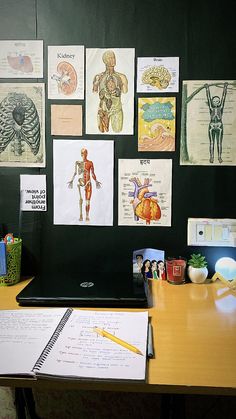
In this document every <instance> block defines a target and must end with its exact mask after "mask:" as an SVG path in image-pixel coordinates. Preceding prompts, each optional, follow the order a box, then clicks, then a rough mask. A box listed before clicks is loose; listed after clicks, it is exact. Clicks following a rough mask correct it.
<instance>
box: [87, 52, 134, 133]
mask: <svg viewBox="0 0 236 419" xmlns="http://www.w3.org/2000/svg"><path fill="white" fill-rule="evenodd" d="M133 108H134V49H133V48H118V49H117V48H113V49H109V50H107V49H96V48H89V49H87V50H86V133H87V134H108V135H114V133H115V134H119V135H126V134H129V135H132V134H133V119H134V109H133Z"/></svg>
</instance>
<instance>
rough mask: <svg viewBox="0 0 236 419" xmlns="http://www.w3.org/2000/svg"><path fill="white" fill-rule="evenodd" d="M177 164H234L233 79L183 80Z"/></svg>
mask: <svg viewBox="0 0 236 419" xmlns="http://www.w3.org/2000/svg"><path fill="white" fill-rule="evenodd" d="M180 164H181V165H205V166H206V165H209V166H234V165H236V81H184V82H183V93H182V120H181V145H180Z"/></svg>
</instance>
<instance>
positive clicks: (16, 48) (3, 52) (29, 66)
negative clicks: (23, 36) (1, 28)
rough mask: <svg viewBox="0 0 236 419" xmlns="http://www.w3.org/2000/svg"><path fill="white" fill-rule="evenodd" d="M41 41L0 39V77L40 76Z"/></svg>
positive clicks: (41, 67)
mask: <svg viewBox="0 0 236 419" xmlns="http://www.w3.org/2000/svg"><path fill="white" fill-rule="evenodd" d="M42 77H43V41H40V40H37V41H35V40H33V41H21V40H15V41H0V78H14V79H16V78H24V79H26V78H35V79H38V78H42Z"/></svg>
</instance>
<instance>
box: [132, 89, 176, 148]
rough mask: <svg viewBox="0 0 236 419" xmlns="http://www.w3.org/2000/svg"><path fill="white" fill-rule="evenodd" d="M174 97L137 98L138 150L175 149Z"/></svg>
mask: <svg viewBox="0 0 236 419" xmlns="http://www.w3.org/2000/svg"><path fill="white" fill-rule="evenodd" d="M175 108H176V107H175V97H158V98H157V97H155V98H138V151H174V150H175V113H176V109H175Z"/></svg>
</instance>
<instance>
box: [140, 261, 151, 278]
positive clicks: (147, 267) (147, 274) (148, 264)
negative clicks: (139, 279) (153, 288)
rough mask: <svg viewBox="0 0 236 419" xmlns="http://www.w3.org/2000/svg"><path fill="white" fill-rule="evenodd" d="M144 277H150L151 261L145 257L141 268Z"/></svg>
mask: <svg viewBox="0 0 236 419" xmlns="http://www.w3.org/2000/svg"><path fill="white" fill-rule="evenodd" d="M141 272H142V274H143V277H144V278H152V270H151V262H150V260H149V259H145V261H144V262H143V266H142V269H141Z"/></svg>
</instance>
